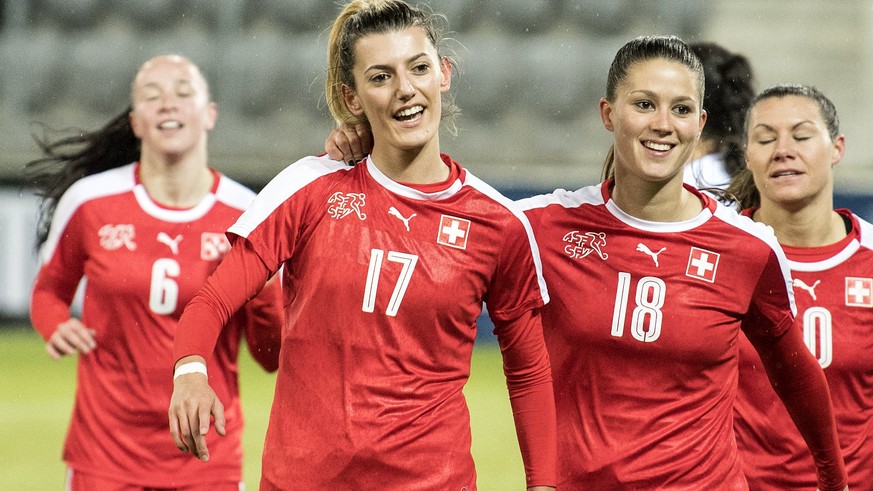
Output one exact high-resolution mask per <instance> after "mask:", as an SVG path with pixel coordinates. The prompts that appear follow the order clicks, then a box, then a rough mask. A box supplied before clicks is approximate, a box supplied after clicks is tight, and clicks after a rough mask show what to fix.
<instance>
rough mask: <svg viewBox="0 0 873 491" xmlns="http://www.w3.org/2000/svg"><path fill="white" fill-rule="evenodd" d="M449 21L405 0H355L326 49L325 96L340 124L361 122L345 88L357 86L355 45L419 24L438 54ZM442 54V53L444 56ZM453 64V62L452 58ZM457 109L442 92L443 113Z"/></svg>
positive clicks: (450, 113)
mask: <svg viewBox="0 0 873 491" xmlns="http://www.w3.org/2000/svg"><path fill="white" fill-rule="evenodd" d="M447 26H448V22H447V21H446V19H445V17H443V16H442V15H439V14H436V13H434V12H432V11H429V10H428V11H426V10H424V9H423V8H417V7H412V6H410V5H409V4H407V3H406V2H403V1H402V0H353V1H352V2H349V3H348V4H347V5H346V6H345V8H343V10H342V12H340V14H339V15H338V16H337V18H336V20H335V21H334V23H333V27H332V28H331V30H330V36H329V38H328V42H327V44H328V48H327V77H326V81H325V98H326V99H327V107H328V109H329V110H330V113H331V115H332V116H333V118H334V120H336V123H337V125H341V124H343V123H356V122H364V123H365V122H366V121H361V120H360V119H359V118H358V117H357V116H355V115H354V114H352V113H351V111H349V108H348V107H347V106H346V103H345V100H344V99H343V92H342V87H343V85H346V86H348V87H349V88H351V89H354V88H355V78H354V75H353V74H352V68H353V67H354V66H355V44H356V43H357V42H358V40H359V39H361V38H362V37H364V36H368V35H370V34H384V33H388V32H397V31H402V30H404V29H407V28H410V27H420V28H421V29H423V30H424V32H425V33H426V34H427V37H428V39H429V40H430V42H431V44H432V45H433V46H434V48H436V49H437V52H438V53H441V52H442V51H443V50H444V49H445V43H446V38H445V33H446V32H447ZM441 56H442V55H441ZM450 62H451V63H452V64H454V61H450ZM458 112H459V111H458V108H457V107H456V106H455V104H454V100H453V98H452V96H451V95H450V94H444V95H443V101H442V116H443V118H449V120H450V121H451V119H453V118H454V116H456V115H457V114H458Z"/></svg>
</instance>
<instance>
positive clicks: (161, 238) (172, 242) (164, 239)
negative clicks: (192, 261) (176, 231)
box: [158, 232, 182, 256]
mask: <svg viewBox="0 0 873 491" xmlns="http://www.w3.org/2000/svg"><path fill="white" fill-rule="evenodd" d="M181 241H182V236H181V235H177V236H176V237H174V238H172V239H171V238H170V236H169V235H167V234H165V233H164V232H158V242H160V243H161V244H164V245H166V246H167V247H169V248H170V250H171V251H173V254H174V255H176V256H178V255H179V242H181Z"/></svg>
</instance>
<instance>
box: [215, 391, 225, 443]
mask: <svg viewBox="0 0 873 491" xmlns="http://www.w3.org/2000/svg"><path fill="white" fill-rule="evenodd" d="M212 417H213V418H215V431H216V432H218V434H219V435H221V436H224V435H226V434H227V430H226V428H225V427H226V425H227V422H226V421H225V419H224V404H222V403H221V401H219V400H218V399H216V400H215V407H214V408H213V410H212Z"/></svg>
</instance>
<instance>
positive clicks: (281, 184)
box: [230, 156, 357, 237]
mask: <svg viewBox="0 0 873 491" xmlns="http://www.w3.org/2000/svg"><path fill="white" fill-rule="evenodd" d="M355 169H357V167H350V166H348V165H347V164H345V163H344V162H340V161H337V160H331V159H330V158H329V157H327V156H324V157H316V156H310V157H304V158H302V159H300V160H298V161H297V162H294V163H293V164H291V165H289V166H288V167H285V169H283V170H282V171H281V172H280V173H279V174H277V175H276V177H274V178H273V179H272V180H271V181H270V182H269V183H267V185H266V186H264V189H262V190H261V192H260V193H258V194H257V196H255V198H254V200H253V201H252V204H251V206H249V207H248V208H246V211H245V212H244V213H243V214H242V216H241V217H240V219H239V220H238V221H237V223H236V224H234V226H233V227H231V229H230V231H231V232H233V233H236V234H238V235H241V236H244V237H245V236H247V235H248V233H249V232H250V231H251V230H252V229H253V228H254V227H255V226H257V225H258V224H259V223H261V222H263V221H264V220H265V219H266V218H267V217H268V216H270V215H271V214H272V213H273V212H274V211H276V209H277V208H279V207H280V206H282V205H283V203H285V202H286V201H288V200H290V199H291V198H292V197H294V196H295V195H298V193H300V192H301V190H303V189H305V188H307V187H309V186H311V185H312V184H313V183H315V182H316V181H318V180H319V179H321V178H324V177H326V176H341V175H346V174H347V173H349V172H357V171H356V170H355Z"/></svg>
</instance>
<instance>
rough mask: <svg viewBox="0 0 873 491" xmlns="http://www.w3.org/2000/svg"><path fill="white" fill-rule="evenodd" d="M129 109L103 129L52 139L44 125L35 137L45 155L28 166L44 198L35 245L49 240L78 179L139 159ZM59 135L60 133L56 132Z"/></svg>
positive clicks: (80, 131) (26, 170) (29, 176)
mask: <svg viewBox="0 0 873 491" xmlns="http://www.w3.org/2000/svg"><path fill="white" fill-rule="evenodd" d="M131 110H132V107H128V108H127V109H125V110H124V111H122V112H121V114H119V115H118V116H116V117H115V118H113V119H112V120H111V121H109V123H107V124H106V125H105V126H103V127H102V128H100V129H98V130H96V131H92V132H85V131H82V130H77V129H72V130H67V131H64V132H62V133H68V134H67V135H66V136H63V135H62V136H59V137H57V138H52V137H51V136H50V135H49V134H48V133H49V131H47V130H46V128H45V127H44V126H43V132H42V134H41V135H37V134H35V133H34V134H32V136H33V139H34V141H35V142H36V144H37V146H39V148H40V150H41V151H42V154H43V156H42V157H40V158H38V159H35V160H31V161H30V162H28V163H27V164H25V174H26V177H27V180H28V182H29V183H31V184H33V185H34V186H35V187H36V195H37V196H40V197H42V204H41V205H40V212H39V221H38V222H37V229H36V245H37V247H39V246H41V245H42V244H43V243H44V242H45V241H46V239H47V238H48V232H49V227H50V225H51V222H52V217H53V216H54V213H55V208H56V207H57V204H58V200H59V199H60V198H61V196H62V195H63V194H64V193H65V192H66V191H67V189H69V188H70V186H72V185H73V183H74V182H76V181H78V180H79V179H81V178H83V177H85V176H89V175H91V174H96V173H98V172H102V171H105V170H108V169H112V168H115V167H120V166H122V165H126V164H129V163H131V162H134V161H136V160H138V159H139V155H140V141H139V139H138V138H137V137H136V135H134V133H133V129H132V128H131V126H130V112H131ZM55 133H57V132H55Z"/></svg>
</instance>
